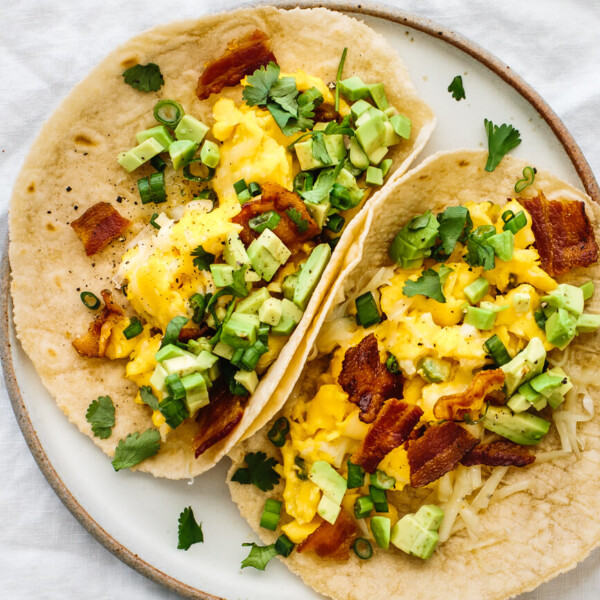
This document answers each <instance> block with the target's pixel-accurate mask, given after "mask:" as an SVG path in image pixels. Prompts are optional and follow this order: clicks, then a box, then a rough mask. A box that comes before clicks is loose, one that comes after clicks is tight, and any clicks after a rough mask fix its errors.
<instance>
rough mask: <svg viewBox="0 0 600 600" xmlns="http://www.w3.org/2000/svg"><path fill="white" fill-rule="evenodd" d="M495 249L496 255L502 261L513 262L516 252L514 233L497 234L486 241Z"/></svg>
mask: <svg viewBox="0 0 600 600" xmlns="http://www.w3.org/2000/svg"><path fill="white" fill-rule="evenodd" d="M485 243H486V244H489V245H490V246H491V247H492V248H493V249H494V254H495V255H496V256H497V257H498V258H499V259H500V260H505V261H508V260H511V259H512V257H513V254H514V250H515V236H514V235H513V233H512V231H503V232H502V233H496V234H495V235H492V236H491V237H489V238H487V239H486V241H485Z"/></svg>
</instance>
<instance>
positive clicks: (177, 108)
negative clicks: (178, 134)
mask: <svg viewBox="0 0 600 600" xmlns="http://www.w3.org/2000/svg"><path fill="white" fill-rule="evenodd" d="M169 112H171V113H174V114H172V116H171V117H170V118H169ZM184 114H185V112H184V111H183V107H182V106H181V104H179V102H175V100H159V101H158V102H157V103H156V104H155V106H154V118H155V119H156V120H157V121H158V122H159V123H160V124H161V125H165V126H166V127H170V128H171V129H175V127H177V124H178V123H179V121H181V117H183V115H184Z"/></svg>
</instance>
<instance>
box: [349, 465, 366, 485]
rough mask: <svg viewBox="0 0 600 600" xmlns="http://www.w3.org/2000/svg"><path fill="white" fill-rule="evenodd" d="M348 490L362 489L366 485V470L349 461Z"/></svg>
mask: <svg viewBox="0 0 600 600" xmlns="http://www.w3.org/2000/svg"><path fill="white" fill-rule="evenodd" d="M347 465H348V489H349V490H351V489H354V488H359V487H362V486H363V485H364V483H365V470H364V469H363V468H362V467H361V466H360V465H355V464H354V463H353V462H351V461H348V463H347Z"/></svg>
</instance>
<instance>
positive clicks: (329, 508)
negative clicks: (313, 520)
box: [317, 494, 342, 525]
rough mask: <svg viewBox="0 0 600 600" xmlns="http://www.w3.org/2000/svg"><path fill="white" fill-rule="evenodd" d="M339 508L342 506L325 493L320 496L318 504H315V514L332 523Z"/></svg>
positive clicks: (339, 510) (336, 516)
mask: <svg viewBox="0 0 600 600" xmlns="http://www.w3.org/2000/svg"><path fill="white" fill-rule="evenodd" d="M341 510H342V507H341V506H340V504H339V503H337V504H336V503H335V502H334V501H333V500H331V499H330V498H329V497H328V496H326V495H325V494H323V495H322V496H321V501H320V502H319V506H317V514H318V515H319V516H320V517H321V518H323V519H325V521H327V522H328V523H331V524H332V525H333V524H334V523H335V521H336V519H337V518H338V515H339V514H340V512H341Z"/></svg>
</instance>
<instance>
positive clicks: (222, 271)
mask: <svg viewBox="0 0 600 600" xmlns="http://www.w3.org/2000/svg"><path fill="white" fill-rule="evenodd" d="M233 270H234V269H233V267H232V266H231V265H226V264H224V263H218V264H215V263H213V264H212V265H210V273H211V275H212V278H213V281H214V282H215V285H216V286H217V287H218V288H222V287H227V286H228V285H231V284H232V283H233Z"/></svg>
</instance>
